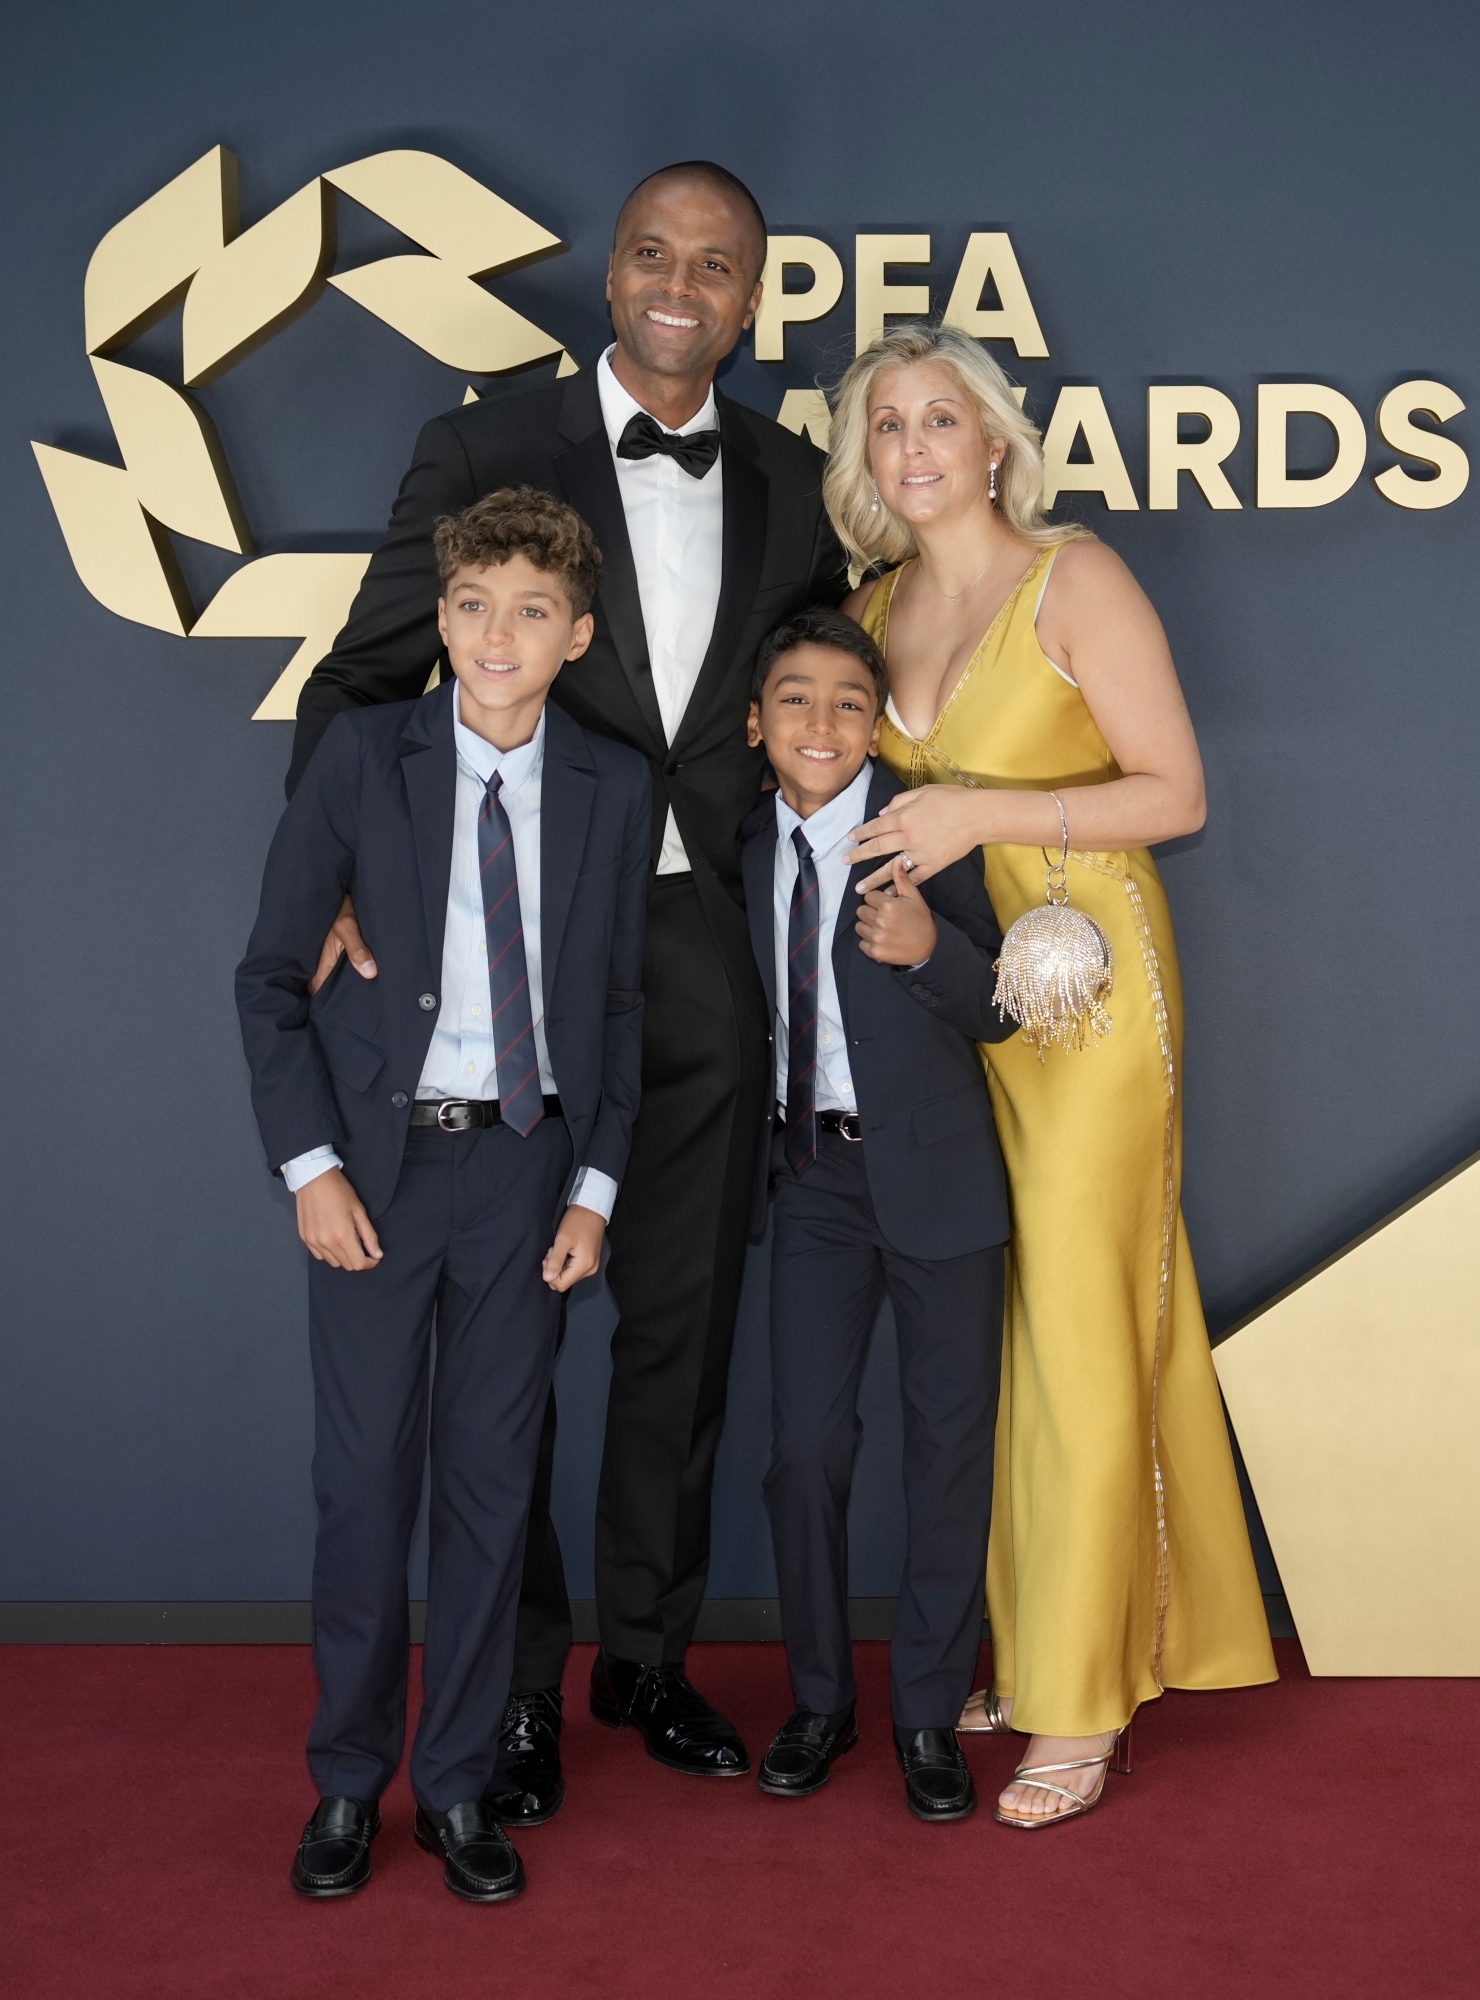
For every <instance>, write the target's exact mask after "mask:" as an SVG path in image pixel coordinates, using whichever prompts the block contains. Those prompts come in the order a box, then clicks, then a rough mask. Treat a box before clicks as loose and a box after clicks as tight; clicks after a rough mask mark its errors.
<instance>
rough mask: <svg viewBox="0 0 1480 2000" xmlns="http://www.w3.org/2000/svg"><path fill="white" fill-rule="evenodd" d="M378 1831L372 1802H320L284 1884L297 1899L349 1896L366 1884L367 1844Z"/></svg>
mask: <svg viewBox="0 0 1480 2000" xmlns="http://www.w3.org/2000/svg"><path fill="white" fill-rule="evenodd" d="M379 1831H380V1808H379V1806H378V1805H377V1804H376V1803H375V1801H374V1800H373V1799H344V1798H335V1799H320V1800H319V1803H318V1806H317V1808H316V1810H315V1812H314V1816H313V1818H312V1819H311V1820H310V1821H309V1822H308V1825H307V1826H306V1827H305V1828H304V1829H303V1838H302V1840H300V1841H299V1843H298V1852H297V1853H296V1854H295V1855H294V1856H293V1866H292V1868H291V1869H290V1870H289V1872H288V1880H289V1881H290V1882H291V1883H292V1884H293V1887H294V1888H295V1889H296V1890H297V1891H298V1893H299V1895H300V1896H323V1897H328V1896H352V1895H353V1894H354V1893H355V1891H356V1890H357V1889H363V1888H364V1886H365V1884H366V1883H367V1882H368V1881H369V1880H370V1843H371V1841H372V1840H374V1838H375V1836H376V1834H377V1833H379Z"/></svg>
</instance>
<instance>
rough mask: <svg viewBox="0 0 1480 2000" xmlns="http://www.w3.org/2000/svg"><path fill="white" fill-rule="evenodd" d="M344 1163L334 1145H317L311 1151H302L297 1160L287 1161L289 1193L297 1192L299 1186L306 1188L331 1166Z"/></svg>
mask: <svg viewBox="0 0 1480 2000" xmlns="http://www.w3.org/2000/svg"><path fill="white" fill-rule="evenodd" d="M343 1165H344V1162H343V1160H341V1159H340V1157H339V1155H338V1154H337V1153H336V1152H335V1150H334V1148H333V1147H332V1146H315V1147H314V1149H313V1151H312V1152H311V1153H300V1154H299V1155H298V1157H297V1159H296V1160H289V1161H287V1162H286V1164H285V1165H284V1167H283V1179H284V1180H285V1181H286V1182H287V1183H288V1192H289V1194H297V1192H298V1190H299V1188H306V1187H307V1186H308V1184H309V1182H310V1181H316V1180H317V1179H318V1177H319V1175H320V1174H326V1173H328V1171H329V1169H330V1168H331V1167H342V1166H343Z"/></svg>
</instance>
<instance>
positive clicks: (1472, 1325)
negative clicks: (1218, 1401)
mask: <svg viewBox="0 0 1480 2000" xmlns="http://www.w3.org/2000/svg"><path fill="white" fill-rule="evenodd" d="M1213 1358H1214V1361H1215V1362H1216V1364H1217V1369H1218V1378H1219V1381H1220V1382H1221V1383H1222V1385H1223V1394H1224V1397H1225V1399H1226V1401H1227V1403H1228V1410H1229V1415H1230V1417H1231V1418H1232V1421H1233V1428H1234V1430H1235V1432H1236V1433H1237V1435H1238V1441H1239V1445H1240V1448H1241V1449H1242V1451H1243V1455H1244V1461H1245V1464H1246V1465H1247V1467H1248V1471H1249V1478H1250V1481H1251V1482H1252V1484H1253V1488H1254V1497H1255V1498H1256V1500H1257V1501H1258V1503H1259V1511H1260V1513H1261V1515H1262V1516H1263V1519H1264V1525H1265V1528H1266V1530H1267V1531H1268V1534H1269V1539H1270V1545H1271V1547H1272V1549H1273V1551H1274V1557H1275V1561H1276V1562H1277V1563H1278V1565H1279V1571H1280V1579H1281V1581H1282V1583H1283V1584H1284V1587H1285V1591H1286V1594H1287V1596H1288V1599H1289V1603H1290V1610H1291V1613H1292V1615H1293V1617H1294V1620H1295V1625H1296V1629H1297V1630H1298V1632H1299V1634H1300V1641H1301V1645H1302V1646H1303V1648H1304V1651H1305V1657H1306V1660H1307V1662H1308V1663H1309V1666H1310V1670H1311V1672H1312V1673H1314V1674H1351V1675H1359V1674H1383V1675H1389V1674H1391V1675H1471V1674H1480V1448H1477V1443H1476V1439H1477V1434H1480V1155H1477V1156H1476V1158H1475V1159H1473V1160H1470V1161H1467V1162H1466V1163H1465V1164H1464V1165H1463V1166H1461V1167H1458V1168H1456V1169H1455V1171H1454V1172H1453V1173H1452V1174H1449V1175H1447V1176H1446V1177H1445V1178H1444V1179H1443V1180H1442V1181H1439V1182H1438V1183H1436V1185H1435V1186H1433V1187H1432V1188H1430V1189H1428V1190H1427V1191H1426V1192H1425V1193H1423V1194H1421V1195H1419V1196H1418V1197H1417V1198H1416V1199H1415V1200H1414V1201H1412V1202H1410V1203H1409V1204H1408V1205H1407V1206H1406V1207H1404V1208H1401V1209H1399V1210H1398V1211H1397V1213H1396V1214H1395V1215H1393V1216H1390V1217H1389V1218H1388V1220H1387V1221H1386V1222H1383V1223H1380V1224H1379V1225H1378V1226H1377V1228H1375V1229H1373V1230H1371V1231H1369V1232H1368V1233H1367V1235H1365V1236H1363V1237H1360V1238H1359V1239H1358V1240H1357V1242H1356V1243H1354V1244H1353V1245H1352V1246H1351V1247H1350V1248H1349V1249H1348V1250H1345V1251H1343V1252H1342V1253H1341V1254H1340V1255H1339V1256H1337V1257H1336V1258H1334V1259H1332V1261H1331V1262H1330V1263H1328V1264H1326V1265H1323V1266H1322V1267H1321V1268H1320V1269H1318V1270H1317V1271H1315V1272H1313V1273H1312V1274H1311V1276H1310V1277H1308V1278H1306V1279H1305V1280H1304V1281H1303V1282H1302V1283H1300V1284H1299V1285H1297V1286H1295V1287H1294V1288H1293V1289H1292V1290H1291V1291H1289V1292H1287V1293H1285V1294H1284V1295H1283V1296H1282V1297H1280V1298H1278V1299H1276V1300H1275V1301H1274V1303H1273V1304H1272V1305H1269V1306H1266V1307H1265V1308H1264V1310H1263V1311H1262V1312H1260V1313H1259V1314H1258V1315H1257V1316H1256V1317H1255V1318H1254V1319H1252V1320H1250V1321H1249V1322H1248V1323H1247V1324H1246V1325H1245V1326H1243V1327H1241V1328H1240V1329H1239V1331H1238V1332H1237V1333H1235V1334H1233V1335H1231V1336H1230V1337H1229V1338H1228V1339H1227V1340H1225V1341H1223V1342H1221V1343H1220V1344H1219V1346H1218V1347H1216V1348H1215V1349H1214V1355H1213Z"/></svg>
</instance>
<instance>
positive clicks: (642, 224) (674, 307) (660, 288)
mask: <svg viewBox="0 0 1480 2000" xmlns="http://www.w3.org/2000/svg"><path fill="white" fill-rule="evenodd" d="M765 258H766V244H765V239H764V237H763V235H762V234H761V230H760V228H759V225H758V224H757V222H756V219H755V216H754V214H753V213H752V211H751V209H750V207H749V205H748V204H747V203H746V202H744V201H742V200H740V199H739V198H738V197H737V196H734V195H732V194H729V193H727V192H726V191H725V190H724V189H723V188H721V187H717V186H715V185H714V184H712V183H711V182H708V181H702V180H698V181H686V180H683V179H681V178H680V177H678V176H676V175H675V176H668V175H664V176H661V177H660V178H659V179H657V180H654V181H650V182H648V183H647V184H646V185H645V186H643V187H640V188H639V189H638V190H637V192H636V193H635V194H634V195H633V196H632V198H631V200H630V201H629V202H628V203H627V206H626V207H625V208H624V209H623V211H622V213H621V215H620V217H619V218H618V220H617V238H616V242H615V244H614V245H613V247H612V255H611V267H610V270H609V272H608V275H607V286H606V295H607V298H608V299H609V300H610V302H611V309H612V326H613V328H614V329H615V331H616V336H617V343H618V347H619V349H620V350H621V352H622V354H623V355H625V356H626V357H627V358H628V359H629V360H630V361H631V362H632V363H633V364H635V366H636V368H637V369H639V370H640V371H641V372H642V373H643V374H646V375H652V376H659V377H664V376H666V377H675V378H678V379H680V380H681V379H683V378H690V379H695V380H697V379H699V378H704V379H705V390H706V393H707V388H708V381H707V378H708V377H709V376H710V375H712V374H713V372H714V370H715V369H716V368H717V367H718V366H719V364H720V362H721V361H723V360H724V358H725V356H726V355H727V354H728V353H729V352H730V350H731V349H732V348H733V347H734V346H735V343H736V342H737V341H738V340H739V338H740V335H741V334H742V333H743V332H744V330H745V328H746V327H748V326H749V325H750V322H751V320H752V319H753V318H754V317H755V309H756V307H757V306H758V305H759V303H760V296H761V288H760V274H761V266H762V264H764V262H765ZM618 372H619V375H620V374H621V370H620V368H619V370H618Z"/></svg>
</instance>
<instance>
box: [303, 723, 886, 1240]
mask: <svg viewBox="0 0 1480 2000" xmlns="http://www.w3.org/2000/svg"><path fill="white" fill-rule="evenodd" d="M452 735H453V740H454V742H455V743H456V745H457V799H456V804H455V808H454V815H453V827H452V871H451V874H450V876H449V878H448V884H447V927H446V930H445V932H444V934H443V939H442V1002H441V1005H440V1007H439V1008H438V1010H437V1025H436V1027H435V1028H434V1029H433V1030H432V1040H431V1046H430V1047H429V1048H428V1050H427V1057H426V1062H425V1063H424V1064H423V1066H422V1072H421V1081H420V1082H419V1083H418V1084H417V1086H416V1094H417V1096H418V1097H419V1098H426V1099H430V1100H432V1101H436V1100H438V1099H441V1098H444V1097H472V1098H490V1097H497V1096H498V1049H497V1047H496V1045H495V1042H494V1035H493V1022H492V1012H493V1009H492V1007H491V1005H490V1003H489V997H488V935H487V929H486V927H485V924H484V919H483V891H482V883H481V880H480V876H479V868H478V814H479V812H480V811H481V810H482V806H483V799H484V796H485V794H486V792H487V790H488V781H489V779H490V778H491V777H492V776H493V775H494V773H495V772H498V774H499V775H500V777H501V778H502V779H503V784H502V785H501V787H500V789H499V800H500V803H501V804H502V806H503V808H504V811H505V812H506V813H507V814H508V818H509V830H510V832H511V833H512V835H513V838H514V867H515V871H516V873H517V874H518V877H519V910H520V915H521V917H522V919H523V923H524V961H525V964H526V966H527V968H528V971H529V1000H530V1013H531V1014H532V1016H533V1017H534V1046H535V1054H536V1055H537V1057H538V1059H539V1065H540V1089H541V1090H542V1091H543V1092H544V1093H545V1094H546V1095H547V1096H553V1095H554V1094H555V1076H554V1072H553V1071H552V1070H551V1068H550V1051H549V1048H548V1047H547V1045H546V1042H545V992H544V980H543V977H542V973H543V959H542V954H541V937H540V795H541V791H542V789H543V786H542V780H543V777H544V767H545V717H544V713H543V711H541V714H540V719H539V723H538V726H537V727H536V729H535V732H534V735H533V736H532V737H531V738H530V740H529V741H528V743H521V744H520V745H519V746H518V748H517V749H514V750H499V749H497V748H496V747H495V746H494V745H493V744H492V743H490V742H488V741H487V740H486V739H485V738H484V737H482V736H478V735H476V734H475V733H474V732H473V731H472V730H471V729H469V728H467V726H466V725H465V724H464V722H463V719H462V689H461V687H455V688H454V689H453V691H452ZM848 824H849V825H850V826H852V825H855V824H856V822H855V821H853V820H850V821H849V822H848ZM354 977H356V978H358V977H359V975H358V973H356V974H355V975H354ZM343 1164H344V1163H343V1161H342V1160H341V1159H340V1157H339V1155H338V1154H337V1153H336V1152H335V1150H334V1148H333V1147H332V1146H316V1147H315V1148H314V1150H313V1151H312V1152H311V1153H300V1154H299V1156H298V1158H297V1159H295V1160H289V1161H288V1162H287V1164H286V1165H285V1166H284V1168H283V1179H284V1180H285V1181H286V1182H287V1184H288V1186H289V1188H290V1189H291V1190H292V1191H293V1193H295V1194H296V1193H297V1192H298V1190H299V1188H301V1187H306V1186H307V1184H308V1183H309V1181H311V1180H314V1179H316V1178H317V1177H318V1175H320V1174H323V1173H327V1172H328V1171H329V1169H330V1168H331V1167H338V1166H342V1165H343ZM616 1198H617V1184H616V1182H615V1181H614V1180H613V1179H612V1177H611V1175H610V1174H603V1173H599V1172H598V1171H597V1170H596V1169H595V1168H594V1167H582V1168H581V1170H580V1172H579V1173H578V1174H577V1175H576V1178H575V1182H574V1185H573V1186H572V1188H571V1194H570V1199H571V1201H572V1202H573V1203H576V1204H578V1205H579V1206H580V1207H582V1208H590V1209H594V1210H595V1211H596V1213H597V1214H598V1215H600V1216H603V1217H605V1219H606V1220H607V1221H608V1222H610V1220H611V1213H612V1207H613V1204H614V1203H615V1201H616Z"/></svg>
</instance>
